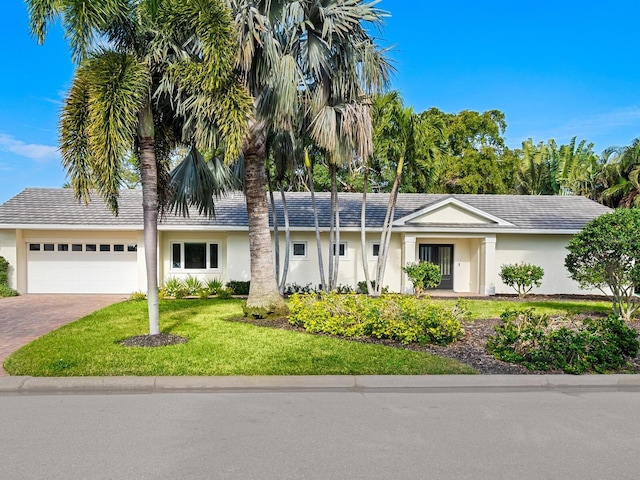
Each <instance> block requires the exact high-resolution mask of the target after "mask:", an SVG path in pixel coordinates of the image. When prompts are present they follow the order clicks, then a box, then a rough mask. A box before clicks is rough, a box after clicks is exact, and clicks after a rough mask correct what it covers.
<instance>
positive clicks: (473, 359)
mask: <svg viewBox="0 0 640 480" xmlns="http://www.w3.org/2000/svg"><path fill="white" fill-rule="evenodd" d="M234 321H238V322H245V323H250V324H252V325H257V326H262V327H271V328H282V329H285V330H295V331H300V332H304V329H302V328H299V327H296V326H293V325H291V324H290V323H289V322H288V320H287V319H286V318H279V319H275V320H263V319H249V318H237V319H234ZM500 322H501V320H500V319H497V318H496V319H490V320H475V321H464V322H462V324H463V327H464V331H465V335H464V337H463V338H462V339H461V340H459V341H457V342H454V343H453V344H451V345H447V346H445V347H443V346H438V345H404V344H402V343H399V342H394V341H391V340H378V339H375V338H354V339H352V340H355V341H358V342H364V343H374V344H378V345H387V346H391V347H396V348H404V349H407V350H413V351H418V352H427V353H431V354H434V355H439V356H441V357H447V358H451V359H453V360H457V361H459V362H462V363H465V364H467V365H470V366H471V367H473V368H475V369H476V370H478V372H479V373H482V374H490V375H515V374H528V375H540V374H549V373H562V372H560V371H557V372H540V371H531V370H528V369H527V368H525V367H523V366H522V365H516V364H513V363H506V362H502V361H500V360H496V359H495V358H493V357H492V356H491V355H489V353H488V352H487V339H488V338H489V336H491V335H493V334H494V333H495V330H494V327H495V326H496V325H498V324H499V323H500ZM630 326H631V327H632V328H634V329H635V330H637V331H638V332H639V333H640V321H636V322H633V323H632V324H631V325H630ZM320 335H324V334H320ZM327 336H330V335H327ZM630 363H631V364H632V369H633V372H634V373H636V372H637V373H640V354H639V355H638V357H636V358H635V359H632V360H631V362H630Z"/></svg>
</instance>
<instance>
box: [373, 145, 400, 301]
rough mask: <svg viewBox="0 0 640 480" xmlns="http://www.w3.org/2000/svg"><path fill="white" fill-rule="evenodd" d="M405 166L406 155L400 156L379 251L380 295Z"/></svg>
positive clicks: (377, 278) (376, 290) (377, 283)
mask: <svg viewBox="0 0 640 480" xmlns="http://www.w3.org/2000/svg"><path fill="white" fill-rule="evenodd" d="M403 166H404V156H400V160H399V161H398V168H397V169H396V178H395V180H394V181H393V187H392V188H391V193H390V195H389V204H388V205H387V214H386V215H385V219H384V224H383V225H382V234H381V235H380V251H379V252H378V264H377V268H376V286H375V288H374V290H375V295H376V296H379V295H380V293H381V292H382V282H383V281H384V272H385V269H386V267H387V257H388V256H389V245H390V244H391V228H392V226H393V218H394V216H395V213H396V204H397V202H398V191H399V190H400V180H401V178H402V169H403Z"/></svg>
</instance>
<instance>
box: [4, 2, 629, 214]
mask: <svg viewBox="0 0 640 480" xmlns="http://www.w3.org/2000/svg"><path fill="white" fill-rule="evenodd" d="M5 3H6V5H4V15H3V19H4V20H3V25H2V28H0V44H2V45H4V46H5V47H4V52H3V54H4V55H3V57H4V58H3V64H4V65H5V67H4V69H3V71H4V72H5V73H4V74H3V75H2V78H1V79H0V86H1V87H2V88H0V203H1V202H4V201H6V200H8V199H9V198H10V197H12V196H13V195H15V194H17V193H18V192H20V191H21V190H23V189H24V188H25V187H29V186H31V187H59V186H61V185H62V184H63V183H64V181H65V174H64V171H63V170H62V167H61V166H60V157H59V154H58V152H57V122H58V115H59V112H60V108H61V104H62V100H63V98H64V95H65V92H66V91H67V89H68V88H69V86H70V83H71V78H72V75H73V65H72V64H71V61H70V58H69V51H68V48H67V46H66V43H65V41H64V39H63V34H62V32H61V30H60V29H59V28H54V29H52V30H51V31H50V34H49V35H48V37H47V39H46V42H45V44H44V45H43V46H39V45H37V44H36V42H35V41H34V40H33V39H32V38H31V37H30V35H29V30H28V18H27V14H26V9H25V6H24V3H23V2H22V1H20V0H13V1H10V2H5ZM379 7H380V8H382V9H384V10H387V11H389V12H390V13H391V17H390V18H388V19H387V21H386V24H385V27H384V30H383V31H382V32H380V33H377V32H376V35H379V36H380V37H381V44H382V45H384V46H386V47H391V48H392V50H391V53H390V55H391V57H392V58H393V60H394V62H395V67H396V69H397V71H396V73H395V75H394V78H393V84H392V88H394V89H396V90H399V91H400V92H401V94H402V96H403V98H404V99H405V102H406V103H407V105H410V106H412V107H413V108H414V110H415V111H418V112H419V111H422V110H426V109H428V108H430V107H432V106H433V107H437V108H439V109H441V110H443V111H445V112H459V111H460V110H477V111H481V112H482V111H485V110H490V109H498V110H501V111H503V112H504V113H505V115H506V120H507V124H508V128H507V132H506V139H507V144H508V145H509V146H510V147H513V148H515V147H518V146H520V145H521V143H522V141H523V140H525V139H527V138H529V137H532V138H533V139H534V141H535V142H538V141H546V140H548V139H549V138H554V139H555V140H556V141H558V142H559V143H562V142H568V141H569V140H570V139H571V137H573V136H577V137H578V139H579V140H581V139H587V140H588V141H590V142H594V143H595V150H596V151H597V152H601V151H602V150H604V149H605V148H607V147H609V146H613V145H627V144H629V143H630V142H631V141H632V140H633V139H634V138H636V137H638V136H640V62H638V61H637V55H638V53H637V50H638V47H639V46H640V41H639V40H638V34H637V26H636V24H635V23H636V22H637V19H638V18H640V2H638V1H637V0H626V1H623V0H608V1H607V2H604V1H602V0H599V1H594V0H582V1H578V0H561V1H557V0H556V1H549V0H535V1H529V0H521V1H513V0H500V1H491V0H485V1H478V0H475V1H472V0H448V1H442V0H433V1H426V0H425V1H422V0H420V1H418V0H414V1H406V0H404V1H401V0H382V2H381V3H380V4H379Z"/></svg>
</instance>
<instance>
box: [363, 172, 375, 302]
mask: <svg viewBox="0 0 640 480" xmlns="http://www.w3.org/2000/svg"><path fill="white" fill-rule="evenodd" d="M368 183H369V165H368V164H367V162H366V160H365V164H364V177H363V179H362V210H361V211H360V250H361V252H362V270H363V271H364V280H365V282H366V286H367V293H368V294H370V295H371V294H373V288H371V287H372V285H371V275H369V260H368V257H367V188H368Z"/></svg>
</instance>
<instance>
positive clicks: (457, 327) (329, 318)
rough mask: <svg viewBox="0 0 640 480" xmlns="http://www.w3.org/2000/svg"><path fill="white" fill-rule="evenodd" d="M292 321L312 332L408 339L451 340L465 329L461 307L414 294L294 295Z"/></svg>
mask: <svg viewBox="0 0 640 480" xmlns="http://www.w3.org/2000/svg"><path fill="white" fill-rule="evenodd" d="M289 308H290V311H291V313H290V316H289V322H290V323H291V324H292V325H296V326H299V327H302V328H304V329H305V330H307V331H308V332H311V333H328V334H331V335H339V336H343V337H351V338H359V337H372V338H379V339H390V340H395V341H399V342H402V343H405V344H408V343H419V344H421V345H422V344H426V343H433V344H437V345H447V344H449V343H451V342H453V341H455V340H457V339H459V338H461V337H462V335H463V334H464V330H463V329H462V325H461V323H460V319H461V318H462V316H463V315H464V310H463V309H462V308H461V307H453V308H452V307H445V306H442V305H438V304H435V303H433V302H430V301H429V300H426V299H425V300H420V299H417V298H415V297H413V296H406V295H399V294H385V295H382V296H380V297H378V298H370V297H367V296H366V295H357V294H348V295H339V294H337V293H335V292H330V293H317V294H305V295H300V294H294V295H292V296H291V298H290V302H289Z"/></svg>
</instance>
